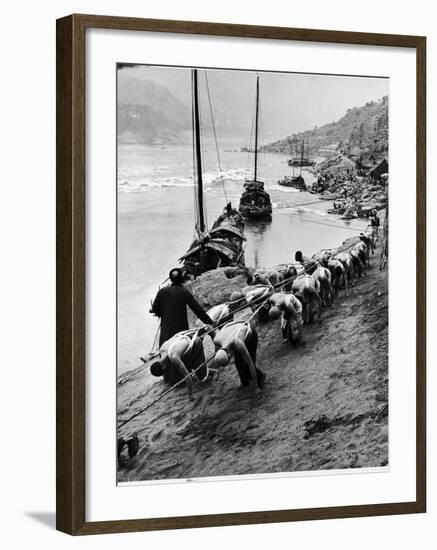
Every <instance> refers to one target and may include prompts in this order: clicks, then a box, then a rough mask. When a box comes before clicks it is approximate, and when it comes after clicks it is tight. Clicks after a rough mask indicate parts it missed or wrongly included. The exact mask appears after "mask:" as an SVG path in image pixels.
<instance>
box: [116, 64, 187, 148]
mask: <svg viewBox="0 0 437 550" xmlns="http://www.w3.org/2000/svg"><path fill="white" fill-rule="evenodd" d="M117 117H118V138H119V142H120V143H147V144H152V143H155V144H158V143H162V142H167V143H168V142H180V141H187V140H188V139H189V136H190V133H191V110H190V109H189V108H188V107H186V106H185V105H183V104H182V103H181V102H180V101H179V100H178V99H176V98H175V97H174V96H173V95H172V94H171V93H170V92H169V90H168V89H167V88H166V87H165V86H161V85H159V84H156V83H154V82H152V81H149V80H141V79H137V78H134V77H131V76H127V75H125V74H124V72H123V71H119V73H118V110H117Z"/></svg>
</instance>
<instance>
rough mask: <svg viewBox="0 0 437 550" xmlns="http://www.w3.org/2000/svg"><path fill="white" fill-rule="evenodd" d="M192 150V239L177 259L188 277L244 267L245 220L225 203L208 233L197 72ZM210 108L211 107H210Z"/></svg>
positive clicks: (193, 109) (193, 103)
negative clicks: (193, 188) (226, 268)
mask: <svg viewBox="0 0 437 550" xmlns="http://www.w3.org/2000/svg"><path fill="white" fill-rule="evenodd" d="M191 74H192V77H191V81H192V95H193V97H192V111H193V130H194V131H193V149H194V163H195V214H196V223H195V237H194V240H193V242H192V243H191V245H190V248H189V249H188V251H187V252H186V253H185V254H184V255H183V256H182V258H180V259H179V261H181V262H183V265H184V274H185V276H188V277H197V276H198V275H200V274H202V273H204V272H205V271H209V270H211V269H216V268H217V267H227V266H237V265H238V266H241V267H244V265H245V263H244V249H243V242H244V241H245V240H246V238H245V236H244V220H243V217H242V216H241V214H239V212H237V210H235V209H234V208H232V205H231V203H228V204H227V205H226V207H225V208H224V210H223V214H221V215H220V216H219V217H218V218H217V220H216V221H215V223H214V224H213V226H212V228H211V230H209V229H208V225H207V222H206V208H205V204H204V190H203V177H202V148H201V143H200V139H201V138H200V116H199V94H198V82H197V69H193V70H192V72H191ZM211 108H212V107H211Z"/></svg>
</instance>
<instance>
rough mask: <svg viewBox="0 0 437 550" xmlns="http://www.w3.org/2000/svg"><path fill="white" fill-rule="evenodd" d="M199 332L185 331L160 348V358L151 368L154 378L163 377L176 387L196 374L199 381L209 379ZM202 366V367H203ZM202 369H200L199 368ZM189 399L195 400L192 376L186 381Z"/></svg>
mask: <svg viewBox="0 0 437 550" xmlns="http://www.w3.org/2000/svg"><path fill="white" fill-rule="evenodd" d="M200 332H201V331H199V330H184V331H182V332H179V333H178V334H175V335H174V336H172V337H171V338H170V339H169V340H167V341H166V342H164V343H163V344H162V346H160V348H159V355H160V358H159V360H158V361H155V362H154V363H152V365H151V366H150V373H151V374H152V375H153V376H162V377H163V378H164V380H165V382H167V384H170V385H172V386H173V385H174V384H176V383H177V382H180V381H181V380H182V379H183V378H185V377H186V376H188V375H189V374H190V372H192V371H194V370H196V369H198V370H197V371H196V373H195V375H196V377H197V378H198V380H200V381H201V382H202V381H205V380H206V378H207V377H208V367H207V366H206V365H205V364H204V363H205V353H204V350H203V344H202V339H201V337H200V335H199V333H200ZM201 365H202V366H201ZM199 367H200V368H199ZM186 384H187V388H188V397H189V399H190V401H192V400H193V382H192V379H191V376H190V377H188V378H187V380H186Z"/></svg>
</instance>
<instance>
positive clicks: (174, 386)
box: [117, 290, 274, 430]
mask: <svg viewBox="0 0 437 550" xmlns="http://www.w3.org/2000/svg"><path fill="white" fill-rule="evenodd" d="M272 294H274V290H273V292H269V294H268V296H267V298H266V297H265V296H262V297H261V298H262V300H263V301H262V303H261V304H260V306H259V307H258V308H257V309H256V310H255V311H253V312H252V315H251V316H250V317H249V318H248V319H247V320H246V322H249V321H251V320H252V319H253V318H254V317H255V315H256V314H257V313H258V312H259V311H260V310H261V308H262V307H264V305H265V304H266V303H267V301H268V300H269V299H270V296H271V295H272ZM248 305H249V304H248ZM227 322H228V321H224V322H223V323H221V324H219V325H217V326H216V327H214V329H213V330H217V328H218V327H219V326H221V325H225V324H226V323H227ZM211 332H212V330H210V331H208V332H206V333H205V334H204V335H205V336H206V335H207V334H210V333H211ZM214 357H215V354H213V355H211V356H210V357H208V359H206V360H205V361H204V362H203V363H202V364H201V365H199V366H198V367H196V368H195V369H193V370H192V371H190V373H189V374H187V375H186V376H184V377H183V378H182V379H181V380H179V382H176V384H174V385H173V386H171V387H170V388H168V390H165V391H164V392H163V393H161V394H160V395H158V397H157V398H156V399H154V400H153V401H151V402H150V403H148V404H147V405H146V406H145V407H143V408H142V409H141V410H139V411H138V412H136V413H134V414H133V415H132V416H130V417H129V418H127V419H126V420H123V422H121V423H120V424H119V425H118V426H117V430H119V429H120V428H122V427H123V426H125V425H126V424H128V423H129V422H131V421H132V420H134V419H135V418H137V417H138V416H140V415H141V414H143V412H145V411H146V410H147V409H149V408H150V407H151V406H152V405H154V404H155V403H157V402H158V401H160V400H161V399H162V398H163V397H165V396H166V395H168V394H169V393H170V392H172V391H173V390H174V389H175V388H177V387H178V386H180V385H181V384H183V383H184V382H185V381H186V380H188V378H191V377H192V376H193V375H194V374H196V372H197V371H198V370H200V369H201V368H202V367H204V366H205V365H207V364H208V363H209V362H210V361H212V359H213V358H214Z"/></svg>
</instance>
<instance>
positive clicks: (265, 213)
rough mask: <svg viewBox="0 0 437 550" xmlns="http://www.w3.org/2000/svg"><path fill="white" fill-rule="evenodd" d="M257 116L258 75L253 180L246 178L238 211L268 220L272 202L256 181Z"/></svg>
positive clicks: (244, 214)
mask: <svg viewBox="0 0 437 550" xmlns="http://www.w3.org/2000/svg"><path fill="white" fill-rule="evenodd" d="M258 118H259V76H258V77H257V78H256V111H255V148H254V153H255V163H254V176H253V180H246V181H245V183H244V191H243V194H242V195H241V198H240V206H239V211H240V212H241V214H242V215H243V216H244V217H245V218H249V219H263V220H266V219H267V220H270V219H271V217H272V203H271V200H270V195H269V194H268V193H267V192H266V191H265V189H264V182H262V181H258V179H257V176H258Z"/></svg>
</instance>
